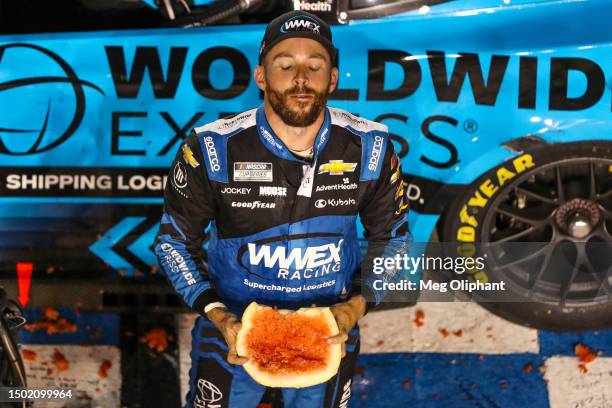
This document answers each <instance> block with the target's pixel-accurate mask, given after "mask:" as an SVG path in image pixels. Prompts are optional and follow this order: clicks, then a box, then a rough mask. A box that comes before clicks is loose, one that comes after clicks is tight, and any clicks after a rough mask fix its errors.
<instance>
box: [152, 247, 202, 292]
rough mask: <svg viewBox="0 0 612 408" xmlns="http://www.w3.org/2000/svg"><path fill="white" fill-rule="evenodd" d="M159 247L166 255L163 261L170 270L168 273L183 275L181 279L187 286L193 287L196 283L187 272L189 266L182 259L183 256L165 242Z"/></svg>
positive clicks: (189, 272) (188, 271)
mask: <svg viewBox="0 0 612 408" xmlns="http://www.w3.org/2000/svg"><path fill="white" fill-rule="evenodd" d="M160 247H161V249H162V251H164V252H165V253H166V254H167V255H166V258H165V259H166V265H167V266H168V268H169V269H170V272H172V273H176V272H181V273H182V274H183V277H184V278H185V280H186V281H187V284H188V285H193V284H194V283H196V280H195V278H194V277H193V274H192V273H191V271H190V270H189V266H187V262H186V261H185V258H183V256H182V255H181V254H179V252H178V251H177V250H176V249H174V247H173V246H172V245H170V244H168V243H167V242H164V243H162V244H161V245H160Z"/></svg>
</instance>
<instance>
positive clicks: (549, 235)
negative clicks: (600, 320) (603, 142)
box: [481, 158, 612, 306]
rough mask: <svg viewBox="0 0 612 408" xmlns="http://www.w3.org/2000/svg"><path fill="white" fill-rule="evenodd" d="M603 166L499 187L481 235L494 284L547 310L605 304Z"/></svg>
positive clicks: (606, 195)
mask: <svg viewBox="0 0 612 408" xmlns="http://www.w3.org/2000/svg"><path fill="white" fill-rule="evenodd" d="M611 166H612V161H611V160H606V159H602V158H577V159H564V160H562V161H558V162H553V163H549V164H547V165H544V166H541V167H538V168H536V169H533V170H531V171H528V172H526V173H524V174H522V175H521V176H519V177H517V178H516V179H514V180H512V182H511V183H508V184H507V185H506V186H504V187H503V188H504V190H503V191H501V192H500V193H499V194H497V196H496V197H495V198H494V199H493V200H492V202H491V205H490V207H489V210H488V211H487V213H486V214H485V217H484V220H483V226H482V229H481V231H482V232H481V241H482V242H485V243H489V244H491V245H487V246H486V249H485V254H486V256H487V259H488V261H487V265H488V267H489V268H492V269H494V270H496V272H497V274H496V276H498V277H499V278H498V279H499V280H504V281H505V282H506V283H507V284H508V285H509V286H510V287H511V288H512V289H513V292H514V293H521V294H523V297H527V298H529V299H530V300H533V301H537V302H543V303H549V304H553V305H560V306H574V305H581V306H584V305H586V304H601V303H606V302H609V301H610V300H611V299H612V276H611V273H612V235H611V232H612V211H611V209H612V177H611V173H610V171H612V167H611ZM510 247H512V248H513V249H512V251H510V250H509V248H510ZM521 248H522V249H521ZM510 253H512V256H509V254H510Z"/></svg>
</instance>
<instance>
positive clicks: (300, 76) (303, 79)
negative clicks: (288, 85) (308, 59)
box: [293, 66, 308, 85]
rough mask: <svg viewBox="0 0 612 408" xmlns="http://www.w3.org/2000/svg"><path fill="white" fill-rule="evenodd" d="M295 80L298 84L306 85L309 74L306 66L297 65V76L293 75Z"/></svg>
mask: <svg viewBox="0 0 612 408" xmlns="http://www.w3.org/2000/svg"><path fill="white" fill-rule="evenodd" d="M293 82H294V83H295V84H296V85H306V84H307V83H308V74H307V72H306V68H305V67H300V66H298V67H297V69H296V70H295V77H293Z"/></svg>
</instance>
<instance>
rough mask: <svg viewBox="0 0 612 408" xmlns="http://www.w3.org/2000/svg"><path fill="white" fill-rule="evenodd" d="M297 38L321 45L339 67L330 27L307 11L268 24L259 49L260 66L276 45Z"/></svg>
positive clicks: (291, 12)
mask: <svg viewBox="0 0 612 408" xmlns="http://www.w3.org/2000/svg"><path fill="white" fill-rule="evenodd" d="M296 37H298V38H310V39H311V40H315V41H317V42H318V43H320V44H321V45H322V46H323V47H325V49H326V50H327V52H328V53H329V56H330V58H331V61H332V64H333V66H336V65H337V55H338V50H337V49H336V47H334V44H332V33H331V29H330V28H329V25H328V24H327V23H326V22H325V21H323V20H321V19H320V18H319V17H317V16H315V15H314V14H311V13H307V12H305V11H289V12H287V13H285V14H283V15H280V16H278V17H276V18H275V19H274V20H272V21H271V22H270V23H269V24H268V26H267V27H266V32H265V34H264V37H263V40H262V41H261V47H260V48H259V64H261V61H262V60H263V57H264V56H265V55H266V53H267V52H268V51H270V50H271V49H272V47H274V46H275V45H276V44H278V43H279V42H281V41H283V40H286V39H288V38H296Z"/></svg>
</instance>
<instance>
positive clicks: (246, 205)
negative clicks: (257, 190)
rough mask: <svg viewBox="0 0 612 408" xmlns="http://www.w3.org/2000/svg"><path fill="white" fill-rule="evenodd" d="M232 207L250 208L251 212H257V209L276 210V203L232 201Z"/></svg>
mask: <svg viewBox="0 0 612 408" xmlns="http://www.w3.org/2000/svg"><path fill="white" fill-rule="evenodd" d="M232 207H237V208H248V209H249V210H255V209H257V208H276V203H264V202H262V201H252V202H246V203H241V202H238V201H232Z"/></svg>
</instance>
